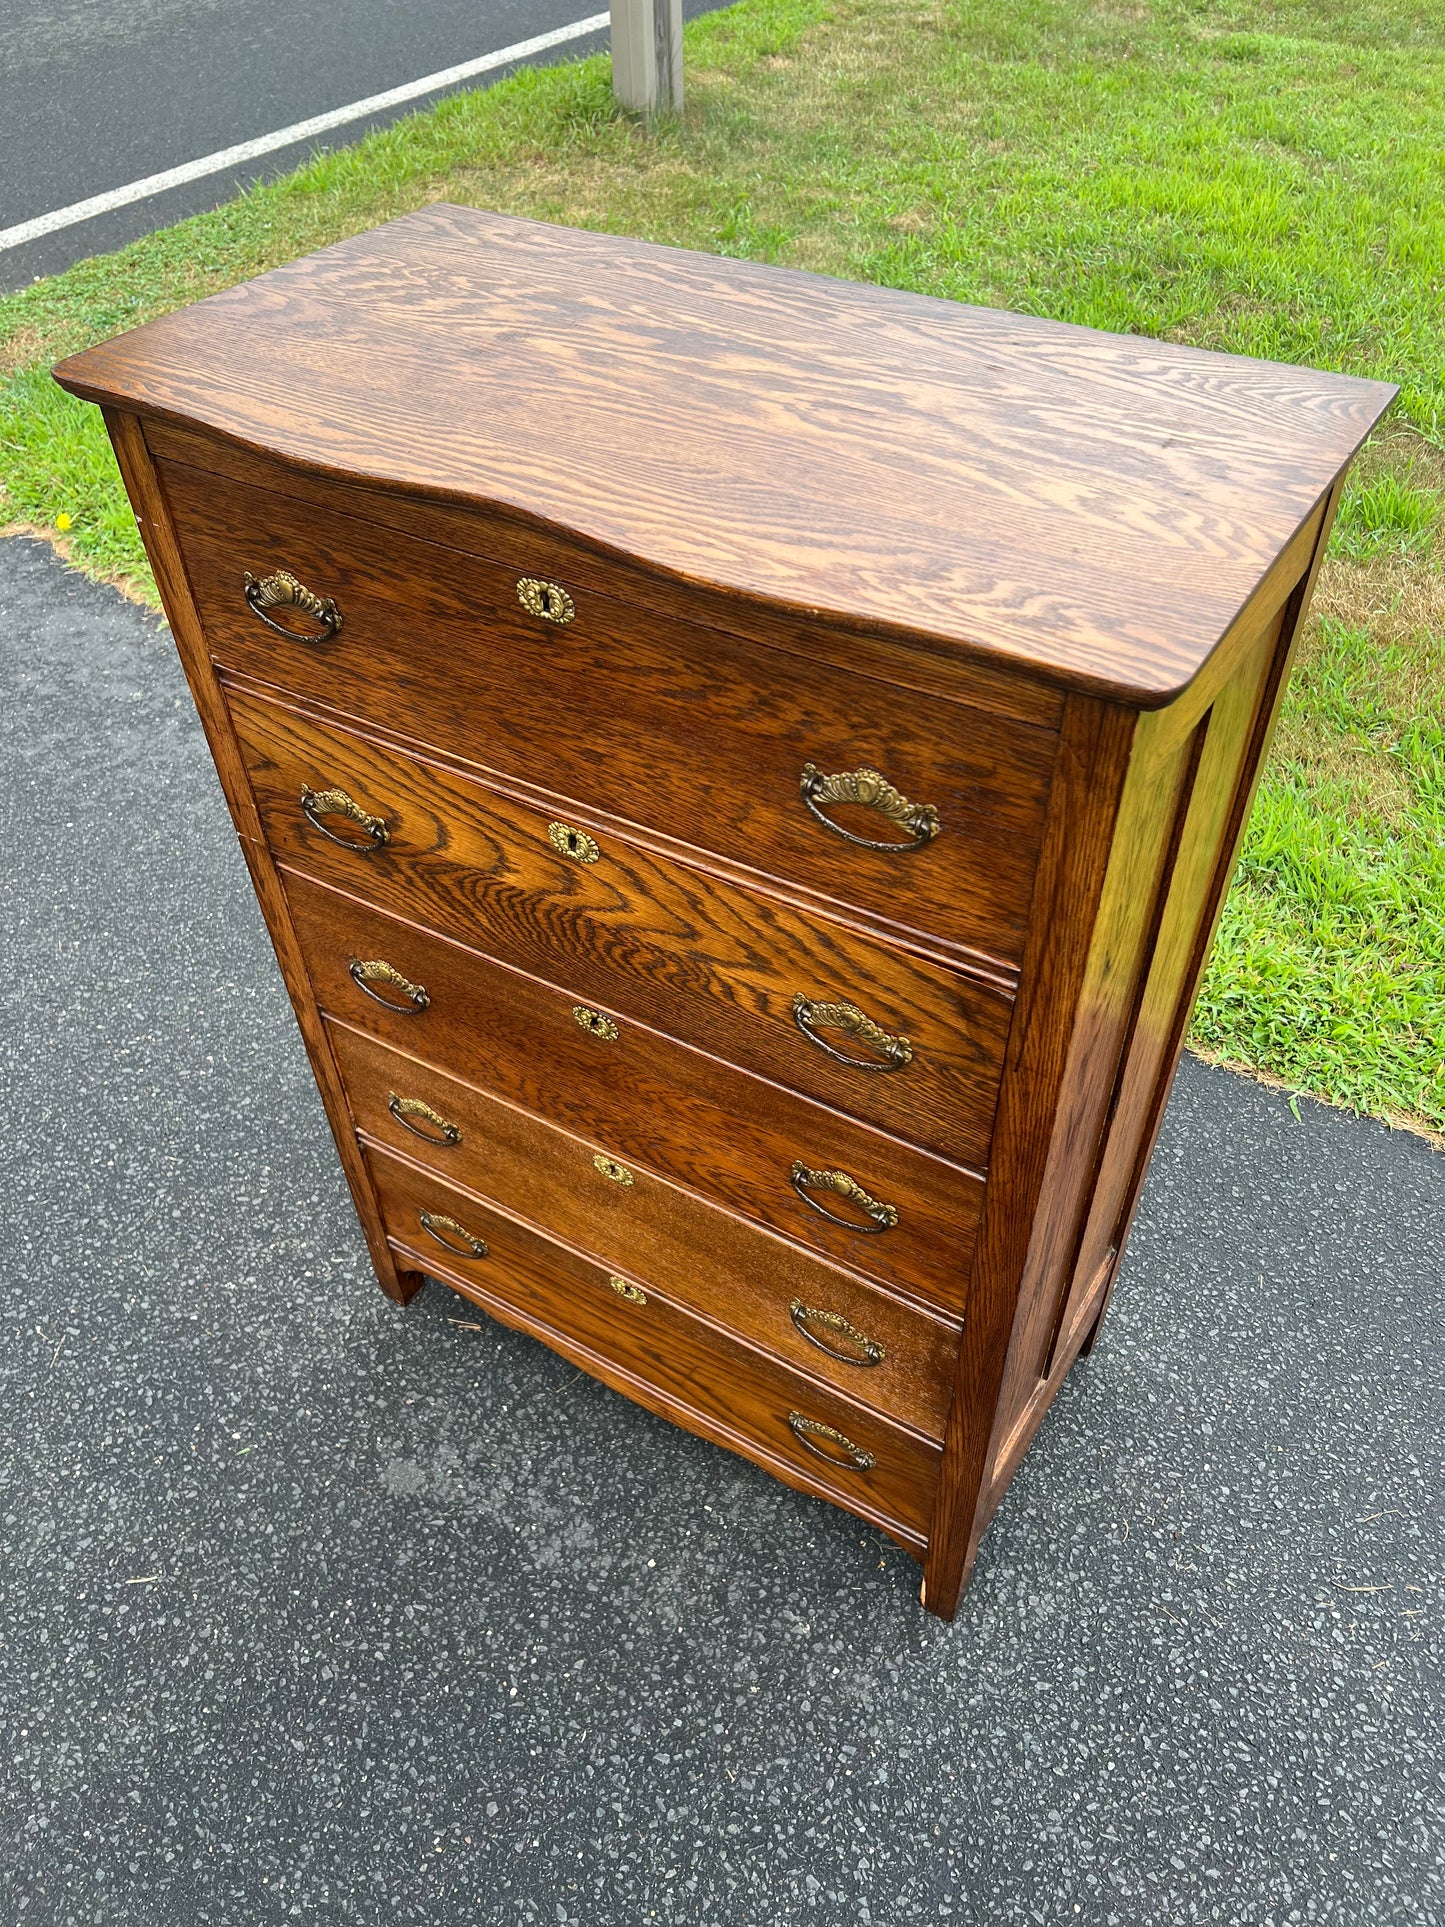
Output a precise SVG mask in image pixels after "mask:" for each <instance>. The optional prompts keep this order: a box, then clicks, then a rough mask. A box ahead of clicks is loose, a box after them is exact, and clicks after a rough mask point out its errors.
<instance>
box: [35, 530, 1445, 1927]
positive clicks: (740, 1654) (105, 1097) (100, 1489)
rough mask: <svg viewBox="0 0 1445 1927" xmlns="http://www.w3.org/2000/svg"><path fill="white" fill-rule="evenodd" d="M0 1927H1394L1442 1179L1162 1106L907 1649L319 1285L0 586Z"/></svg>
mask: <svg viewBox="0 0 1445 1927" xmlns="http://www.w3.org/2000/svg"><path fill="white" fill-rule="evenodd" d="M0 668H3V679H4V687H3V700H0V770H3V781H0V803H3V809H4V814H5V821H4V823H3V826H0V827H3V841H0V849H3V859H0V931H3V943H4V957H5V969H4V971H3V974H0V999H3V1009H4V1017H3V1024H0V1092H3V1096H0V1113H3V1114H0V1129H3V1142H4V1146H5V1163H6V1177H7V1200H8V1210H7V1227H6V1228H7V1234H8V1248H9V1251H10V1258H9V1261H8V1264H7V1267H6V1298H5V1304H6V1332H5V1343H4V1345H3V1347H0V1481H3V1484H0V1588H3V1590H0V1725H3V1729H4V1742H5V1744H4V1746H3V1748H0V1923H3V1927H12V1924H13V1927H42V1924H43V1927H72V1924H73V1923H82V1922H84V1923H92V1922H94V1923H105V1927H117V1923H121V1924H123V1927H254V1923H258V1922H268V1921H276V1922H289V1921H292V1920H300V1921H306V1922H317V1923H327V1927H331V1924H332V1923H346V1924H347V1927H350V1923H368V1924H370V1923H383V1922H385V1923H387V1924H388V1927H392V1924H393V1923H394V1924H396V1927H411V1924H412V1923H416V1927H421V1923H426V1927H452V1923H457V1927H461V1924H462V1923H466V1927H478V1924H487V1923H499V1924H501V1923H505V1924H506V1927H514V1924H515V1923H544V1924H545V1927H613V1923H617V1927H622V1924H623V1923H625V1924H626V1927H638V1923H649V1922H652V1921H658V1922H668V1923H688V1924H689V1927H691V1924H692V1923H717V1927H792V1924H793V1923H811V1922H817V1923H820V1927H822V1924H825V1927H842V1923H848V1927H852V1924H853V1923H865V1924H867V1923H872V1924H874V1927H903V1924H904V1923H913V1922H926V1923H928V1924H929V1927H938V1924H939V1923H947V1922H958V1923H965V1922H967V1923H987V1927H1011V1924H1012V1923H1031V1922H1039V1923H1047V1924H1048V1927H1053V1924H1054V1923H1060V1922H1063V1923H1068V1922H1083V1923H1094V1922H1099V1923H1111V1924H1112V1927H1124V1924H1125V1923H1128V1924H1132V1923H1136V1922H1149V1923H1154V1922H1158V1923H1168V1924H1169V1927H1175V1923H1183V1922H1222V1923H1231V1924H1232V1923H1248V1924H1249V1927H1286V1923H1294V1922H1323V1921H1329V1922H1334V1923H1349V1924H1350V1927H1356V1924H1358V1927H1387V1923H1403V1922H1409V1923H1437V1922H1441V1921H1445V1873H1442V1849H1445V1811H1442V1804H1445V1802H1442V1792H1445V1789H1442V1764H1445V1739H1442V1734H1441V1658H1442V1644H1445V1642H1442V1630H1441V1596H1440V1592H1441V1571H1442V1559H1445V1486H1442V1471H1445V1467H1442V1420H1445V1365H1442V1354H1441V1346H1440V1330H1441V1318H1442V1311H1445V1278H1442V1265H1445V1161H1442V1160H1441V1159H1440V1158H1439V1157H1438V1156H1437V1155H1436V1154H1435V1153H1434V1152H1432V1151H1431V1149H1430V1148H1429V1147H1428V1146H1427V1145H1426V1144H1425V1143H1423V1142H1421V1141H1420V1140H1418V1139H1415V1138H1412V1137H1409V1136H1406V1135H1397V1134H1392V1133H1391V1132H1389V1131H1387V1130H1386V1129H1384V1128H1383V1127H1381V1126H1379V1125H1376V1124H1373V1123H1369V1122H1364V1121H1360V1120H1356V1119H1352V1118H1350V1117H1347V1116H1345V1115H1342V1114H1340V1113H1336V1112H1331V1111H1329V1110H1326V1109H1324V1108H1323V1107H1320V1106H1318V1105H1315V1104H1313V1103H1310V1102H1308V1101H1301V1102H1300V1104H1299V1106H1298V1109H1299V1116H1298V1118H1296V1117H1295V1115H1293V1113H1292V1111H1291V1108H1290V1106H1289V1104H1288V1102H1287V1101H1286V1099H1285V1098H1284V1097H1282V1096H1281V1095H1279V1094H1278V1093H1275V1092H1271V1091H1267V1090H1264V1089H1261V1088H1259V1087H1258V1086H1256V1085H1254V1084H1252V1083H1249V1082H1246V1081H1244V1080H1242V1079H1239V1078H1237V1077H1234V1076H1231V1075H1228V1074H1226V1073H1223V1072H1220V1071H1216V1070H1211V1069H1207V1068H1206V1067H1204V1066H1203V1065H1201V1064H1199V1063H1197V1062H1195V1061H1192V1060H1190V1061H1186V1064H1185V1066H1184V1070H1183V1072H1182V1075H1181V1078H1180V1081H1179V1085H1178V1088H1177V1090H1176V1092H1175V1096H1174V1099H1173V1102H1172V1104H1171V1107H1170V1110H1169V1115H1168V1118H1167V1121H1166V1125H1165V1130H1164V1135H1163V1140H1162V1142H1161V1145H1160V1149H1159V1152H1158V1156H1157V1159H1156V1162H1155V1165H1154V1168H1153V1172H1152V1175H1151V1177H1150V1181H1149V1186H1148V1191H1147V1195H1146V1198H1145V1202H1144V1207H1143V1211H1142V1215H1141V1218H1140V1222H1139V1226H1138V1229H1137V1231H1136V1234H1135V1238H1134V1242H1133V1244H1132V1246H1131V1248H1130V1251H1129V1255H1128V1259H1127V1263H1126V1266H1125V1271H1124V1275H1123V1278H1122V1281H1121V1284H1120V1287H1119V1291H1118V1295H1117V1299H1116V1303H1115V1307H1114V1310H1113V1312H1112V1314H1111V1318H1110V1322H1109V1324H1108V1326H1107V1328H1106V1332H1105V1335H1104V1337H1103V1339H1102V1340H1101V1343H1100V1346H1099V1348H1098V1350H1097V1351H1096V1353H1095V1355H1094V1357H1093V1358H1092V1359H1091V1360H1089V1361H1087V1362H1085V1363H1083V1364H1081V1365H1080V1366H1079V1367H1078V1368H1077V1369H1076V1370H1075V1372H1074V1374H1073V1376H1072V1378H1071V1379H1070V1382H1069V1384H1068V1385H1067V1386H1066V1388H1065V1390H1064V1392H1063V1394H1062V1395H1061V1397H1060V1399H1059V1400H1058V1402H1057V1404H1056V1406H1055V1408H1054V1410H1053V1411H1052V1413H1051V1414H1050V1415H1049V1417H1048V1419H1047V1421H1046V1423H1045V1425H1044V1428H1043V1431H1042V1434H1041V1436H1040V1438H1039V1440H1038V1442H1037V1445H1036V1447H1035V1449H1034V1451H1033V1452H1032V1454H1031V1455H1030V1457H1029V1459H1028V1460H1027V1462H1026V1464H1025V1466H1024V1468H1023V1470H1022V1472H1021V1473H1020V1475H1019V1477H1018V1479H1017V1481H1016V1482H1015V1484H1014V1487H1013V1488H1012V1490H1011V1492H1010V1494H1009V1496H1008V1498H1007V1499H1006V1500H1005V1503H1004V1505H1003V1507H1002V1510H1001V1511H1000V1513H999V1515H998V1518H997V1519H996V1521H995V1522H994V1525H993V1526H992V1528H991V1530H990V1532H989V1535H988V1538H987V1540H986V1542H985V1545H984V1549H983V1553H982V1556H981V1558H980V1561H979V1565H978V1571H977V1575H976V1577H975V1579H974V1583H973V1587H972V1589H971V1591H970V1592H969V1594H968V1595H967V1597H966V1598H965V1601H964V1603H963V1606H962V1609H961V1610H960V1613H959V1616H958V1618H957V1620H956V1621H955V1622H954V1623H953V1624H952V1625H948V1626H946V1625H942V1624H940V1623H938V1622H937V1621H935V1620H933V1619H930V1618H929V1617H927V1616H926V1615H925V1614H924V1613H923V1612H922V1611H921V1610H920V1608H919V1606H918V1603H917V1586H918V1572H917V1568H916V1566H915V1565H914V1564H913V1562H912V1561H911V1560H910V1559H908V1558H907V1557H906V1556H905V1555H904V1554H902V1553H901V1552H900V1551H899V1550H898V1549H897V1548H895V1547H893V1546H892V1545H891V1544H890V1543H889V1542H888V1541H887V1540H885V1539H883V1538H881V1537H880V1536H879V1535H878V1534H876V1533H874V1532H871V1531H869V1530H867V1529H865V1528H862V1527H860V1526H858V1525H857V1524H855V1523H854V1522H853V1521H852V1520H850V1519H849V1518H847V1517H846V1516H845V1515H844V1514H842V1513H841V1512H838V1511H836V1510H833V1509H832V1508H829V1507H827V1506H824V1505H822V1504H820V1503H817V1502H815V1501H812V1500H809V1499H806V1498H804V1497H802V1496H800V1495H798V1494H795V1493H792V1492H789V1491H787V1490H786V1489H785V1488H783V1487H782V1486H780V1485H778V1484H776V1483H775V1482H773V1481H772V1480H770V1479H769V1478H767V1477H766V1476H765V1475H764V1474H763V1473H761V1472H758V1471H756V1470H754V1469H753V1468H751V1467H749V1466H748V1465H746V1464H744V1463H743V1462H742V1461H740V1460H738V1459H735V1458H733V1457H731V1456H730V1455H728V1454H726V1453H724V1452H722V1451H721V1450H718V1449H716V1448H714V1447H712V1446H709V1445H706V1444H703V1443H701V1442H700V1441H698V1440H695V1439H692V1438H689V1437H687V1436H686V1435H684V1434H683V1433H681V1432H679V1431H676V1430H675V1429H673V1428H671V1427H669V1426H667V1425H665V1424H663V1423H662V1422H660V1421H658V1420H656V1419H654V1418H652V1417H650V1416H649V1415H647V1414H646V1413H643V1412H641V1411H639V1410H637V1409H636V1408H634V1407H632V1406H630V1405H629V1404H627V1403H626V1402H625V1401H624V1400H622V1399H621V1398H619V1397H617V1396H615V1395H614V1394H613V1393H611V1392H609V1391H607V1390H605V1389H603V1388H601V1387H599V1386H598V1385H596V1384H594V1383H592V1382H591V1381H590V1380H588V1379H587V1378H585V1377H583V1376H582V1375H580V1374H579V1373H577V1372H576V1371H574V1370H573V1369H572V1368H571V1367H570V1366H568V1365H566V1364H564V1363H563V1362H562V1361H561V1360H559V1359H557V1358H556V1357H554V1356H553V1355H552V1354H551V1353H549V1352H548V1351H546V1350H545V1349H544V1348H543V1347H541V1346H540V1345H537V1344H535V1343H533V1342H531V1341H530V1340H528V1339H525V1338H522V1337H519V1336H517V1335H514V1334H511V1333H509V1332H506V1331H504V1330H502V1329H501V1328H500V1327H498V1326H495V1325H494V1324H492V1323H491V1322H490V1321H488V1320H486V1319H484V1318H482V1317H481V1316H480V1315H479V1314H477V1313H476V1312H474V1311H472V1310H471V1309H469V1308H468V1307H467V1306H466V1305H465V1304H463V1303H462V1301H460V1300H459V1299H457V1298H455V1297H453V1296H452V1295H450V1294H449V1293H447V1292H446V1291H445V1290H443V1289H442V1288H441V1287H440V1286H437V1285H429V1286H427V1288H426V1289H425V1290H424V1291H423V1293H422V1294H421V1295H420V1297H419V1298H418V1299H417V1300H416V1301H415V1302H414V1303H413V1304H412V1306H411V1307H410V1308H409V1309H407V1310H406V1311H400V1310H398V1309H397V1308H395V1307H394V1306H392V1305H390V1304H389V1303H388V1302H387V1301H385V1300H384V1299H383V1298H382V1296H381V1294H380V1292H379V1291H378V1290H377V1288H376V1285H375V1283H374V1281H373V1280H372V1278H371V1277H370V1275H369V1273H368V1270H367V1264H366V1259H365V1256H364V1252H363V1248H362V1243H361V1239H360V1236H359V1234H358V1231H357V1227H356V1225H355V1222H354V1220H353V1217H352V1214H351V1210H350V1206H349V1202H348V1199H347V1196H346V1192H345V1189H344V1186H343V1183H342V1180H341V1177H340V1173H339V1171H338V1168H337V1164H336V1159H335V1154H334V1151H333V1149H332V1147H331V1144H330V1142H329V1139H328V1136H327V1132H326V1127H325V1123H324V1120H323V1116H322V1112H321V1107H320V1104H319V1101H318V1100H317V1097H316V1095H315V1092H314V1089H313V1086H312V1084H311V1080H310V1076H309V1073H308V1070H307V1067H306V1063H305V1060H304V1057H303V1054H302V1051H301V1047H300V1044H299V1042H298V1040H297V1038H296V1035H295V1032H294V1027H293V1023H292V1019H291V1015H290V1011H289V1007H288V1005H287V1001H286V998H285V995H284V993H283V991H282V988H281V983H280V980H279V977H278V975H277V971H276V968H275V964H274V962H273V959H272V956H271V953H270V949H269V946H268V943H267V940H266V936H265V932H264V929H263V927H262V924H261V919H260V916H259V913H258V912H257V910H256V908H255V906H254V903H253V901H252V898H251V895H250V891H249V889H248V886H247V882H246V876H245V871H244V867H243V865H242V862H241V859H240V856H239V854H238V852H237V849H236V846H235V842H234V839H233V837H232V834H231V832H230V829H229V826H228V822H227V819H226V816H225V812H224V810H223V808H222V804H221V799H220V796H219V793H218V790H217V786H216V782H215V778H214V776H213V774H212V771H211V768H210V763H209V760H208V757H207V755H206V751H205V747H204V744H203V742H202V739H201V735H200V731H199V728H198V726H197V724H196V721H195V718H194V715H193V712H192V708H191V704H190V700H189V697H188V695H187V693H186V689H185V685H184V683H183V681H182V678H181V674H180V671H179V668H178V666H177V664H176V662H175V659H174V656H173V653H172V650H171V647H170V643H169V640H168V637H167V635H166V633H165V631H164V629H163V627H162V625H161V624H160V623H159V622H158V621H156V620H155V619H154V618H152V617H150V616H149V615H147V614H145V613H143V612H141V611H140V610H138V609H136V608H134V607H133V606H131V605H128V604H126V603H124V602H122V601H121V600H120V599H119V598H118V597H117V596H116V595H115V594H113V593H112V592H111V591H110V590H108V589H105V588H102V587H98V586H96V585H94V584H91V583H88V582H86V581H84V580H82V579H81V578H80V577H78V576H76V575H73V574H70V573H68V572H67V571H66V570H64V569H63V568H62V567H61V566H60V565H59V564H58V563H57V562H56V561H55V560H54V558H53V557H52V555H51V554H50V552H49V551H48V550H47V549H45V548H44V547H42V546H40V545H39V544H38V543H35V542H31V541H28V540H22V539H12V540H10V541H7V542H3V543H0Z"/></svg>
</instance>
